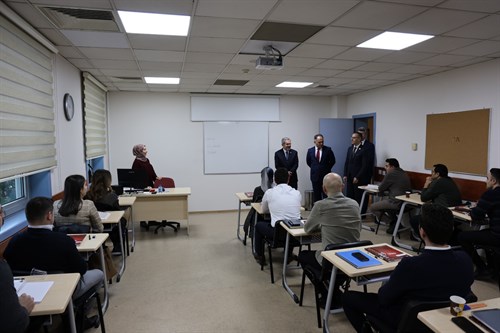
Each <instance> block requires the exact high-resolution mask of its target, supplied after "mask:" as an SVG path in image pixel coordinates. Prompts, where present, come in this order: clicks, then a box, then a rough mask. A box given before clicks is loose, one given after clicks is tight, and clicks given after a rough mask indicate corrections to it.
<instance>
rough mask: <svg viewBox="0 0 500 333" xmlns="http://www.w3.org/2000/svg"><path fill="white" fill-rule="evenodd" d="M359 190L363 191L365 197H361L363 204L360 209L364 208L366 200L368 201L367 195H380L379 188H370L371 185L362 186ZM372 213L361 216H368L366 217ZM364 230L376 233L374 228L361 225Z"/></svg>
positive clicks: (361, 203)
mask: <svg viewBox="0 0 500 333" xmlns="http://www.w3.org/2000/svg"><path fill="white" fill-rule="evenodd" d="M358 188H359V189H360V190H363V195H362V196H361V202H360V204H359V207H360V208H361V207H363V205H364V203H365V200H367V199H366V195H367V194H369V195H378V194H379V191H378V186H377V187H374V186H369V185H362V186H358ZM369 214H371V213H365V214H361V216H366V215H369ZM361 226H362V228H363V229H365V230H370V231H375V229H374V228H372V227H369V226H367V225H365V224H363V223H362V224H361Z"/></svg>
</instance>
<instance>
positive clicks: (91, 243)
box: [76, 233, 109, 252]
mask: <svg viewBox="0 0 500 333" xmlns="http://www.w3.org/2000/svg"><path fill="white" fill-rule="evenodd" d="M89 237H90V238H89ZM108 237H109V234H107V233H103V234H87V236H85V238H84V239H83V240H82V242H81V243H80V244H78V245H77V246H76V248H77V249H78V252H95V251H97V250H98V249H99V248H100V247H101V245H102V243H104V242H105V241H106V239H108Z"/></svg>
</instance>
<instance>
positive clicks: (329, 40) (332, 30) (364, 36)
mask: <svg viewBox="0 0 500 333" xmlns="http://www.w3.org/2000/svg"><path fill="white" fill-rule="evenodd" d="M381 32H382V31H374V30H362V29H352V28H339V27H326V28H324V29H322V30H320V31H319V32H318V33H316V34H315V35H314V36H312V37H311V38H309V39H308V40H307V42H308V43H316V44H327V45H340V46H356V45H358V44H361V43H362V42H364V41H366V40H368V39H370V38H372V37H375V36H376V35H378V34H380V33H381Z"/></svg>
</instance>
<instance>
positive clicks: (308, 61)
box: [283, 56, 324, 68]
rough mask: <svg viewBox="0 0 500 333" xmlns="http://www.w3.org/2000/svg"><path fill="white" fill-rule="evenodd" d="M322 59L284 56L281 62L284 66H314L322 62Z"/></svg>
mask: <svg viewBox="0 0 500 333" xmlns="http://www.w3.org/2000/svg"><path fill="white" fill-rule="evenodd" d="M323 61H324V60H323V59H314V58H300V57H288V56H287V57H285V58H284V59H283V64H284V66H285V67H301V68H304V67H314V66H316V65H318V64H320V63H322V62H323Z"/></svg>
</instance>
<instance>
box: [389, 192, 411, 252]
mask: <svg viewBox="0 0 500 333" xmlns="http://www.w3.org/2000/svg"><path fill="white" fill-rule="evenodd" d="M407 204H408V202H403V204H402V205H401V208H400V209H399V215H398V220H397V222H396V226H395V227H394V232H393V233H392V240H391V243H392V245H394V246H399V247H400V248H403V249H407V250H413V247H411V246H410V245H408V244H404V243H401V242H400V241H399V240H398V237H397V236H398V231H399V227H400V226H401V221H402V220H403V215H404V212H405V207H406V205H407Z"/></svg>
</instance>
